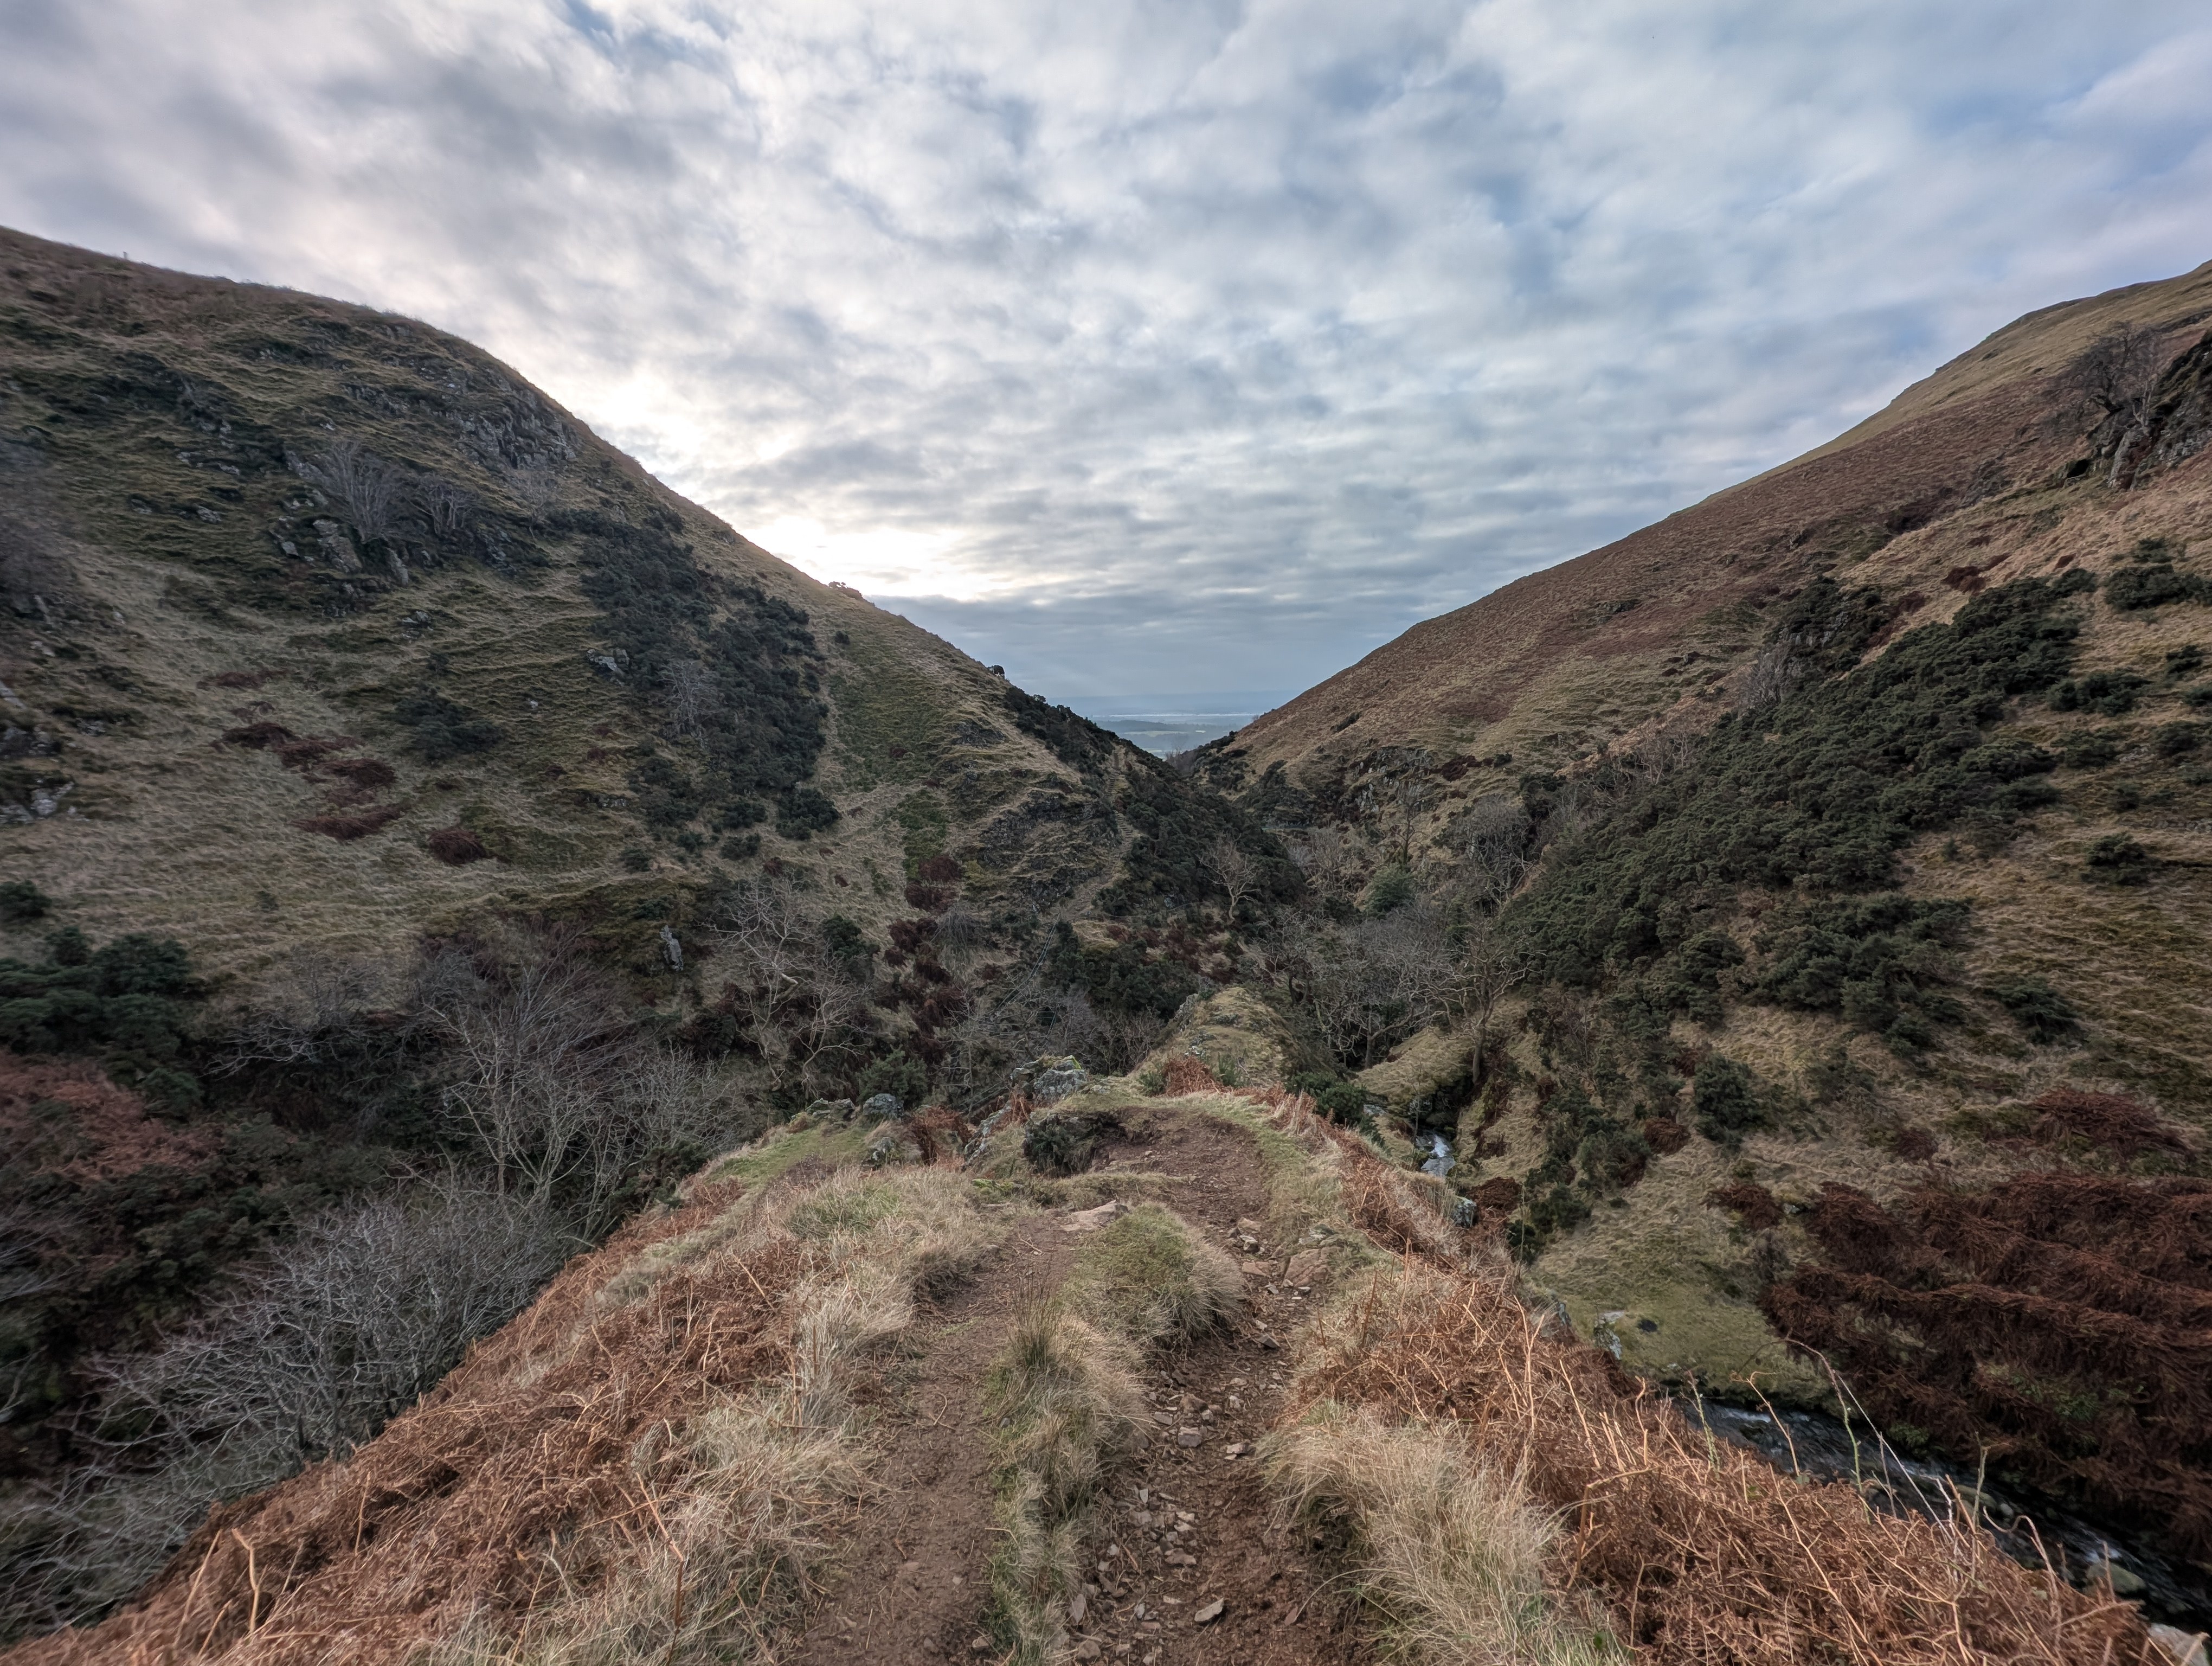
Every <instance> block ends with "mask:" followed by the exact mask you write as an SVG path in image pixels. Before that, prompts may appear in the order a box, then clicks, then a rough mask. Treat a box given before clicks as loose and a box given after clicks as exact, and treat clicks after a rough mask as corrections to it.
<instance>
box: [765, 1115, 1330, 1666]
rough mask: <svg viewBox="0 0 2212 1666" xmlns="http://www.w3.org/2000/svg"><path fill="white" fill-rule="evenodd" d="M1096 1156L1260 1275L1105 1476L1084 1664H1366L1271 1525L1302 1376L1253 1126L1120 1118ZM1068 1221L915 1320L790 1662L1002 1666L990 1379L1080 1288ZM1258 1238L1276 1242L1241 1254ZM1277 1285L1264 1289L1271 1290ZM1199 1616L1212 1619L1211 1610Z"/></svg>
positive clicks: (1199, 1346) (1282, 1533)
mask: <svg viewBox="0 0 2212 1666" xmlns="http://www.w3.org/2000/svg"><path fill="white" fill-rule="evenodd" d="M1125 1116H1126V1117H1127V1127H1126V1130H1125V1132H1124V1134H1121V1136H1119V1137H1116V1138H1114V1139H1111V1140H1108V1141H1106V1142H1104V1143H1103V1144H1102V1146H1101V1147H1100V1149H1099V1151H1098V1153H1097V1158H1096V1163H1095V1165H1094V1168H1093V1170H1092V1177H1091V1179H1092V1185H1093V1188H1094V1189H1097V1188H1099V1187H1103V1188H1104V1189H1105V1191H1106V1193H1107V1194H1109V1195H1110V1194H1111V1193H1112V1192H1113V1190H1114V1187H1113V1179H1112V1177H1113V1176H1114V1174H1115V1172H1117V1171H1120V1172H1125V1173H1130V1174H1132V1176H1134V1175H1136V1174H1139V1173H1141V1174H1144V1175H1146V1176H1147V1177H1148V1178H1147V1179H1146V1181H1145V1182H1143V1183H1138V1182H1136V1181H1135V1180H1134V1179H1133V1181H1132V1184H1131V1187H1130V1189H1129V1193H1128V1195H1129V1196H1130V1198H1131V1199H1132V1200H1134V1199H1135V1198H1137V1197H1139V1196H1149V1197H1153V1198H1156V1199H1158V1201H1163V1202H1164V1203H1165V1204H1166V1205H1167V1206H1168V1207H1170V1208H1171V1209H1173V1210H1174V1211H1175V1212H1176V1213H1178V1214H1180V1215H1181V1216H1182V1218H1183V1219H1185V1220H1187V1221H1188V1222H1189V1223H1190V1224H1191V1225H1193V1226H1194V1227H1196V1228H1198V1229H1199V1230H1200V1231H1201V1232H1202V1233H1204V1234H1205V1235H1206V1237H1209V1238H1211V1239H1212V1240H1213V1241H1214V1242H1215V1243H1219V1244H1221V1245H1222V1246H1223V1247H1224V1248H1225V1249H1230V1250H1231V1253H1232V1254H1236V1255H1237V1256H1239V1258H1240V1259H1243V1260H1245V1261H1247V1262H1248V1264H1249V1266H1251V1267H1252V1268H1255V1269H1257V1268H1264V1269H1265V1270H1264V1271H1262V1270H1254V1271H1251V1272H1250V1273H1249V1274H1248V1276H1247V1279H1246V1286H1247V1300H1248V1306H1247V1309H1246V1311H1245V1313H1244V1314H1243V1316H1241V1317H1240V1318H1239V1319H1238V1321H1237V1323H1236V1324H1235V1325H1234V1326H1233V1327H1231V1329H1226V1330H1224V1331H1221V1332H1218V1333H1216V1334H1214V1335H1211V1336H1209V1337H1206V1338H1205V1339H1204V1340H1202V1341H1198V1342H1196V1343H1194V1344H1192V1345H1189V1346H1187V1347H1182V1348H1180V1349H1176V1350H1171V1351H1168V1352H1164V1353H1160V1354H1158V1355H1156V1356H1155V1357H1154V1358H1153V1359H1152V1360H1151V1361H1150V1362H1148V1368H1147V1370H1146V1374H1145V1377H1144V1386H1145V1389H1146V1395H1147V1398H1148V1400H1149V1402H1150V1403H1151V1406H1152V1420H1153V1423H1154V1429H1153V1431H1152V1437H1151V1438H1149V1439H1148V1440H1147V1441H1146V1443H1145V1444H1144V1446H1143V1448H1142V1450H1140V1451H1139V1453H1138V1454H1137V1455H1136V1456H1134V1457H1133V1458H1132V1459H1130V1460H1129V1461H1128V1462H1125V1463H1124V1464H1122V1465H1121V1466H1120V1467H1119V1468H1117V1469H1116V1470H1115V1472H1114V1473H1113V1474H1111V1475H1110V1476H1109V1480H1108V1487H1107V1489H1106V1490H1107V1493H1108V1495H1109V1496H1108V1499H1107V1500H1106V1501H1105V1503H1104V1504H1103V1505H1102V1507H1101V1510H1100V1519H1099V1527H1100V1532H1099V1535H1098V1539H1097V1542H1096V1543H1095V1544H1094V1545H1093V1546H1092V1547H1091V1551H1092V1554H1091V1556H1090V1558H1089V1559H1088V1566H1087V1568H1086V1581H1087V1583H1086V1588H1085V1598H1084V1601H1083V1602H1081V1603H1080V1604H1079V1608H1080V1612H1079V1613H1078V1614H1074V1615H1072V1616H1071V1618H1072V1619H1073V1625H1072V1626H1071V1627H1070V1630H1071V1633H1072V1636H1073V1640H1074V1643H1075V1652H1076V1657H1077V1658H1078V1659H1079V1660H1085V1661H1100V1660H1103V1661H1127V1662H1128V1663H1129V1666H1182V1663H1192V1666H1196V1663H1206V1666H1247V1663H1249V1666H1308V1663H1313V1666H1321V1663H1330V1666H1338V1663H1347V1662H1352V1661H1356V1660H1359V1659H1362V1658H1364V1654H1365V1651H1364V1646H1363V1645H1362V1643H1361V1640H1360V1636H1359V1633H1358V1629H1357V1627H1356V1626H1353V1625H1352V1618H1351V1615H1350V1614H1349V1613H1348V1612H1347V1611H1346V1608H1345V1607H1344V1605H1343V1603H1342V1602H1340V1599H1339V1598H1338V1597H1337V1596H1334V1594H1332V1592H1330V1591H1329V1590H1327V1589H1325V1586H1326V1584H1327V1582H1328V1574H1327V1572H1325V1571H1324V1570H1322V1568H1320V1567H1319V1566H1317V1565H1316V1562H1315V1561H1314V1560H1311V1558H1310V1554H1309V1551H1310V1547H1309V1546H1308V1544H1307V1543H1306V1541H1305V1540H1304V1536H1303V1535H1301V1534H1299V1533H1298V1532H1297V1530H1296V1529H1291V1528H1290V1527H1289V1526H1288V1525H1287V1524H1285V1523H1281V1522H1280V1521H1279V1519H1278V1511H1277V1510H1276V1507H1275V1505H1274V1501H1273V1499H1272V1498H1271V1497H1269V1496H1268V1494H1267V1490H1266V1488H1265V1487H1264V1486H1263V1485H1262V1483H1261V1479H1260V1476H1259V1474H1258V1470H1257V1468H1256V1466H1255V1462H1254V1460H1253V1458H1252V1456H1251V1449H1252V1447H1253V1446H1254V1444H1256V1443H1257V1441H1258V1440H1259V1438H1260V1437H1261V1435H1262V1434H1263V1433H1264V1432H1266V1431H1267V1429H1268V1428H1269V1427H1270V1426H1272V1425H1273V1422H1274V1421H1275V1420H1276V1419H1277V1418H1278V1417H1279V1415H1280V1414H1281V1411H1282V1408H1283V1403H1284V1395H1285V1388H1286V1379H1287V1376H1288V1366H1287V1362H1286V1360H1285V1355H1284V1354H1283V1353H1282V1352H1281V1351H1279V1348H1278V1347H1277V1346H1276V1344H1275V1343H1274V1341H1273V1335H1272V1333H1273V1332H1274V1331H1277V1330H1279V1329H1283V1328H1284V1327H1285V1326H1286V1325H1288V1324H1291V1323H1293V1322H1296V1319H1297V1316H1298V1315H1297V1305H1298V1299H1297V1296H1296V1295H1295V1294H1294V1293H1293V1292H1291V1291H1289V1290H1288V1289H1287V1288H1285V1287H1284V1286H1282V1285H1281V1284H1280V1280H1279V1277H1278V1276H1277V1275H1278V1274H1279V1273H1280V1270H1281V1268H1282V1266H1283V1263H1284V1261H1285V1256H1287V1254H1288V1252H1289V1249H1290V1248H1291V1246H1289V1245H1284V1244H1269V1243H1264V1234H1265V1228H1264V1226H1263V1225H1261V1223H1263V1222H1264V1221H1265V1219H1266V1218H1267V1186H1266V1180H1265V1177H1264V1174H1263V1171H1262V1169H1261V1158H1260V1154H1259V1152H1258V1150H1257V1148H1256V1146H1255V1143H1254V1141H1253V1140H1252V1138H1251V1136H1250V1135H1249V1134H1247V1133H1246V1132H1245V1131H1244V1130H1243V1129H1242V1128H1237V1127H1236V1126H1234V1125H1233V1124H1231V1123H1229V1122H1223V1121H1220V1120H1218V1119H1216V1118H1213V1117H1210V1116H1206V1115H1205V1114H1204V1113H1203V1112H1201V1111H1199V1110H1195V1109H1194V1108H1192V1107H1188V1106H1185V1105H1181V1104H1177V1103H1176V1101H1173V1100H1160V1101H1154V1102H1152V1103H1151V1104H1146V1105H1144V1106H1141V1107H1138V1108H1133V1110H1130V1111H1128V1112H1127V1113H1125ZM1065 1220H1066V1217H1065V1216H1061V1215H1055V1214H1052V1213H1046V1214H1043V1215H1040V1216H1037V1217H1034V1218H1031V1219H1027V1220H1025V1221H1024V1222H1022V1223H1021V1224H1020V1225H1018V1226H1017V1227H1016V1228H1015V1229H1014V1230H1013V1231H1012V1232H1010V1233H1009V1235H1008V1236H1007V1237H1006V1241H1005V1242H1004V1243H1002V1244H1001V1246H1000V1249H998V1250H997V1251H996V1252H995V1253H994V1255H993V1256H991V1257H990V1259H989V1260H988V1261H987V1262H985V1263H984V1265H983V1266H982V1267H981V1268H980V1269H978V1271H977V1272H976V1274H975V1275H974V1277H972V1278H971V1279H970V1280H968V1281H967V1282H966V1283H965V1284H964V1285H963V1286H961V1287H960V1288H959V1289H958V1290H957V1291H955V1292H951V1294H949V1295H948V1296H947V1297H946V1298H945V1299H944V1301H943V1303H942V1304H941V1305H940V1307H939V1310H937V1311H936V1312H935V1313H933V1314H931V1315H929V1316H927V1317H926V1318H925V1319H924V1320H923V1321H922V1322H921V1323H920V1324H918V1325H917V1326H916V1327H915V1331H914V1333H913V1335H912V1348H913V1353H912V1356H911V1357H910V1358H909V1359H908V1360H906V1361H905V1362H903V1363H902V1365H900V1366H899V1367H897V1368H896V1369H895V1370H893V1371H890V1372H888V1373H887V1374H886V1382H885V1384H884V1387H885V1390H886V1396H885V1398H886V1405H885V1432H886V1433H887V1434H888V1435H889V1447H888V1451H887V1453H886V1456H885V1458H884V1462H883V1463H882V1465H881V1466H880V1468H879V1469H878V1474H877V1476H876V1479H877V1480H878V1481H880V1482H881V1483H882V1487H883V1490H882V1492H881V1493H879V1494H878V1497H877V1498H876V1499H873V1500H872V1502H871V1503H870V1504H868V1505H866V1509H865V1511H864V1514H863V1517H862V1519H861V1522H860V1525H859V1527H858V1528H857V1529H856V1531H855V1533H854V1537H853V1538H852V1539H851V1540H850V1541H848V1543H847V1545H846V1546H845V1547H843V1549H842V1554H840V1556H839V1557H838V1558H837V1560H838V1561H839V1563H840V1564H841V1565H842V1568H843V1570H844V1572H842V1574H841V1575H840V1576H839V1578H838V1581H837V1584H836V1586H835V1588H834V1590H832V1592H831V1594H830V1596H829V1599H828V1601H827V1602H826V1603H825V1604H824V1606H823V1608H821V1609H820V1610H819V1611H818V1612H817V1614H816V1615H815V1617H814V1618H813V1620H811V1623H810V1625H809V1626H808V1628H807V1631H806V1633H805V1636H803V1637H801V1638H799V1639H795V1640H794V1642H793V1644H792V1645H790V1646H789V1647H788V1648H787V1651H785V1652H784V1653H783V1655H782V1658H783V1659H784V1660H786V1661H787V1662H790V1663H793V1666H864V1663H865V1666H908V1663H914V1666H921V1663H932V1662H944V1661H950V1660H963V1661H974V1662H987V1661H992V1660H995V1659H996V1658H997V1657H998V1654H999V1650H998V1649H997V1647H996V1646H995V1645H994V1644H993V1643H992V1642H991V1641H990V1639H988V1637H987V1635H986V1633H985V1625H986V1620H987V1608H988V1604H989V1601H990V1582H989V1573H988V1566H989V1562H990V1559H991V1556H992V1554H993V1553H994V1550H995V1548H996V1546H997V1539H996V1535H995V1534H994V1529H993V1522H992V1513H991V1512H992V1500H991V1486H992V1470H993V1463H992V1441H993V1436H994V1433H995V1430H994V1427H993V1426H992V1424H991V1420H990V1419H989V1417H988V1416H987V1414H986V1412H985V1409H984V1397H985V1382H986V1379H987V1376H988V1374H989V1371H990V1369H991V1366H992V1364H993V1362H994V1360H995V1359H996V1358H997V1357H998V1355H999V1353H1000V1351H1001V1349H1002V1348H1003V1347H1005V1345H1006V1340H1007V1337H1008V1335H1009V1333H1010V1331H1011V1330H1012V1326H1013V1323H1014V1322H1015V1320H1016V1318H1017V1317H1018V1316H1019V1314H1020V1313H1021V1311H1022V1310H1024V1307H1025V1306H1027V1305H1028V1304H1030V1302H1031V1301H1033V1300H1035V1299H1036V1298H1039V1297H1042V1296H1044V1295H1047V1294H1048V1293H1049V1292H1051V1291H1052V1290H1054V1288H1055V1287H1057V1286H1058V1285H1059V1283H1060V1280H1061V1278H1062V1277H1064V1275H1065V1274H1066V1271H1067V1268H1068V1267H1069V1265H1070V1263H1071V1262H1072V1261H1073V1257H1074V1255H1075V1252H1076V1250H1077V1249H1078V1248H1079V1243H1080V1240H1079V1238H1078V1237H1073V1236H1072V1235H1070V1234H1069V1233H1068V1232H1066V1231H1063V1230H1062V1228H1063V1225H1064V1222H1065ZM1248 1235H1250V1236H1256V1237H1261V1238H1262V1240H1263V1249H1262V1250H1261V1252H1260V1253H1259V1255H1257V1256H1252V1255H1249V1254H1248V1252H1247V1250H1246V1249H1245V1247H1244V1246H1245V1243H1246V1240H1247V1237H1248ZM1271 1284H1272V1285H1273V1286H1274V1287H1275V1292H1276V1293H1273V1294H1271V1293H1269V1286H1270V1285H1271ZM1201 1616H1203V1617H1201Z"/></svg>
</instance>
